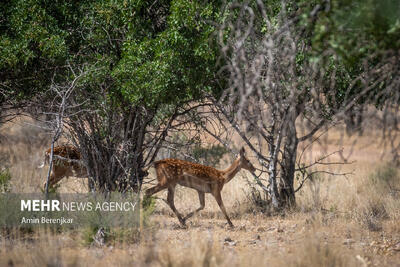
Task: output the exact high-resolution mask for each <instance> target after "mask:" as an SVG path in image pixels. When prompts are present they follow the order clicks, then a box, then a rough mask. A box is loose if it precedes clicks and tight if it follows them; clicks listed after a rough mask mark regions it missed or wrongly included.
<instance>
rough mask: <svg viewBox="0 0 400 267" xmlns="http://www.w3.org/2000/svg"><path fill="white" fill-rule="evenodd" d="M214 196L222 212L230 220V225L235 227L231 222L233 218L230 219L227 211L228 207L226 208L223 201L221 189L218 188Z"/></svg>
mask: <svg viewBox="0 0 400 267" xmlns="http://www.w3.org/2000/svg"><path fill="white" fill-rule="evenodd" d="M213 196H214V198H215V200H216V201H217V203H218V206H219V208H220V209H221V211H222V213H223V214H224V215H225V218H226V220H227V221H228V224H229V226H230V227H234V226H233V223H232V222H231V219H229V216H228V214H227V213H226V209H225V206H224V202H222V197H221V191H218V190H217V191H216V192H214V193H213Z"/></svg>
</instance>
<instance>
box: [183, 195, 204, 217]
mask: <svg viewBox="0 0 400 267" xmlns="http://www.w3.org/2000/svg"><path fill="white" fill-rule="evenodd" d="M197 193H198V194H199V201H200V207H199V208H198V209H197V210H195V211H192V212H190V213H189V214H188V215H186V217H185V218H183V220H184V221H186V220H187V219H189V218H190V217H192V216H193V215H195V214H196V213H198V212H199V211H201V210H203V209H204V207H205V205H206V201H205V195H206V194H205V193H204V192H201V191H197Z"/></svg>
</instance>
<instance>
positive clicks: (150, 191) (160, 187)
mask: <svg viewBox="0 0 400 267" xmlns="http://www.w3.org/2000/svg"><path fill="white" fill-rule="evenodd" d="M165 188H167V186H166V185H161V184H158V185H156V186H153V187H150V188H149V189H147V190H146V192H145V193H144V194H145V196H146V197H149V196H151V195H154V194H155V193H157V192H160V191H161V190H163V189H165Z"/></svg>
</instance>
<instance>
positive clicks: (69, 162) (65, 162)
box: [38, 145, 87, 188]
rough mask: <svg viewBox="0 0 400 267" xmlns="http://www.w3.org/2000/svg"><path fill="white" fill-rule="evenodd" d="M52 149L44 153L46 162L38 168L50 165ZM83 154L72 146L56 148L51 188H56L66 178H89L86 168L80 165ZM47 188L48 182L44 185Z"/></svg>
mask: <svg viewBox="0 0 400 267" xmlns="http://www.w3.org/2000/svg"><path fill="white" fill-rule="evenodd" d="M50 153H51V148H49V149H47V150H46V151H45V153H44V161H43V163H42V165H40V166H39V167H38V168H43V167H44V166H45V165H46V164H49V163H50ZM80 160H81V153H80V152H79V150H78V149H77V148H76V147H74V146H71V145H61V146H56V147H54V149H53V166H52V169H51V175H50V178H49V187H52V186H54V185H55V184H56V183H58V182H59V181H61V180H62V179H63V178H64V177H69V176H73V177H76V178H87V172H86V168H85V167H84V166H83V165H82V163H80V162H79V161H80ZM43 188H46V181H45V182H44V184H43Z"/></svg>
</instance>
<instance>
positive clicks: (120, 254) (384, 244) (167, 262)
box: [0, 121, 400, 267]
mask: <svg viewBox="0 0 400 267" xmlns="http://www.w3.org/2000/svg"><path fill="white" fill-rule="evenodd" d="M32 129H33V128H32V126H29V125H27V124H26V123H25V121H18V123H17V124H14V125H6V127H3V128H2V129H0V131H1V133H2V135H3V136H6V139H3V140H5V141H3V142H2V143H1V145H0V154H1V155H2V158H1V163H2V165H3V166H4V165H5V164H7V165H8V166H9V168H10V172H11V175H12V191H13V192H37V191H38V190H39V189H38V188H39V187H40V185H41V184H42V183H43V179H44V177H45V172H46V171H45V170H43V171H40V172H39V171H38V170H37V169H36V166H37V165H39V163H40V161H41V160H42V153H43V152H42V151H44V149H45V148H46V147H47V145H48V144H46V140H47V139H46V136H45V135H44V133H42V132H40V131H36V130H32ZM35 131H36V132H35ZM7 138H8V139H7ZM355 138H356V139H357V142H356V143H355V144H354V139H355ZM375 139H376V136H375V135H374V134H373V133H370V134H368V135H364V136H362V137H354V138H352V139H349V138H347V139H346V138H345V139H343V140H344V141H343V140H342V138H341V135H340V133H338V132H334V131H333V132H332V133H330V134H329V136H328V138H327V140H325V141H326V142H325V145H324V147H314V148H313V150H312V154H310V155H309V160H311V159H312V158H315V157H317V156H318V155H321V154H322V153H323V152H324V151H325V152H326V151H328V152H329V151H334V150H337V146H338V144H340V145H341V146H343V147H344V153H347V154H349V153H350V151H352V152H351V153H352V156H351V159H352V160H356V162H355V163H354V164H351V165H345V166H342V167H341V170H340V171H349V170H352V169H354V174H353V175H350V176H349V177H348V178H347V179H346V178H344V177H330V176H326V175H321V176H319V177H318V178H316V179H314V180H313V182H312V183H308V184H307V185H306V186H304V188H303V189H302V190H301V191H300V192H299V194H298V195H297V204H298V207H297V208H296V209H295V210H293V211H290V212H287V213H285V214H279V215H273V216H271V215H267V214H262V213H259V212H252V209H251V207H250V206H249V205H250V203H249V202H248V201H247V199H246V194H247V193H248V190H249V189H248V186H247V183H246V179H245V178H244V176H245V175H247V174H246V172H241V173H240V175H238V177H236V178H235V179H234V180H233V181H231V182H230V183H229V184H228V185H227V186H226V187H225V188H224V190H223V192H222V196H223V198H224V202H225V205H226V207H227V210H228V213H229V214H231V216H232V218H233V223H234V224H235V225H236V227H235V229H233V230H231V229H228V228H227V227H226V221H225V219H224V218H223V216H222V214H221V212H220V211H219V207H218V205H217V204H216V203H215V200H214V199H213V198H212V197H210V196H207V198H206V209H205V210H204V211H202V212H201V213H200V214H199V215H198V216H195V217H194V218H193V219H191V220H190V222H188V228H187V229H182V228H180V227H179V224H178V221H177V219H176V218H175V216H173V213H172V212H171V211H170V209H169V207H168V206H167V205H166V204H165V203H164V202H163V201H160V200H158V201H157V208H156V213H155V215H153V216H152V218H151V221H150V224H149V226H147V227H146V228H145V229H142V233H141V238H140V242H130V241H129V240H125V241H124V242H120V243H118V242H116V243H115V242H114V243H108V244H107V245H106V246H105V247H103V248H89V247H88V246H87V245H84V243H83V242H82V233H76V232H73V233H62V234H56V235H53V234H50V233H46V232H42V231H38V232H35V233H33V234H32V235H31V236H30V237H29V238H27V237H26V236H23V237H22V236H19V237H18V236H17V237H15V236H14V237H12V238H10V237H8V236H6V235H4V234H3V235H2V234H0V266H7V265H8V266H93V265H95V266H110V265H111V266H131V265H135V266H136V265H137V266H283V265H286V266H311V267H312V266H400V265H399V263H400V224H399V221H400V192H399V191H398V190H399V189H400V174H399V172H396V169H395V168H394V167H392V166H389V165H387V164H385V160H386V158H385V155H383V156H382V153H380V149H379V144H376V143H375V144H374V142H372V141H373V140H375ZM342 141H343V142H342ZM347 154H346V155H347ZM335 157H337V158H333V159H332V160H336V159H339V157H338V156H335ZM227 164H228V163H227V162H225V163H222V164H221V165H222V166H221V167H225V166H226V165H227ZM330 168H337V167H330ZM334 170H336V171H337V169H334ZM81 183H82V180H77V179H74V178H71V179H69V180H66V181H63V183H62V184H61V186H60V190H61V191H64V192H71V191H72V192H76V191H79V190H81V191H85V190H86V186H85V185H82V184H81ZM82 188H83V189H82ZM165 194H166V192H161V193H159V194H157V196H158V197H159V198H164V199H165V198H166V195H165ZM175 199H176V206H177V208H178V210H179V211H181V212H182V213H184V214H186V213H187V212H189V211H191V210H193V209H195V208H197V207H198V205H199V203H198V198H197V193H196V192H195V191H193V190H190V189H182V188H178V189H177V192H176V198H175Z"/></svg>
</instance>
